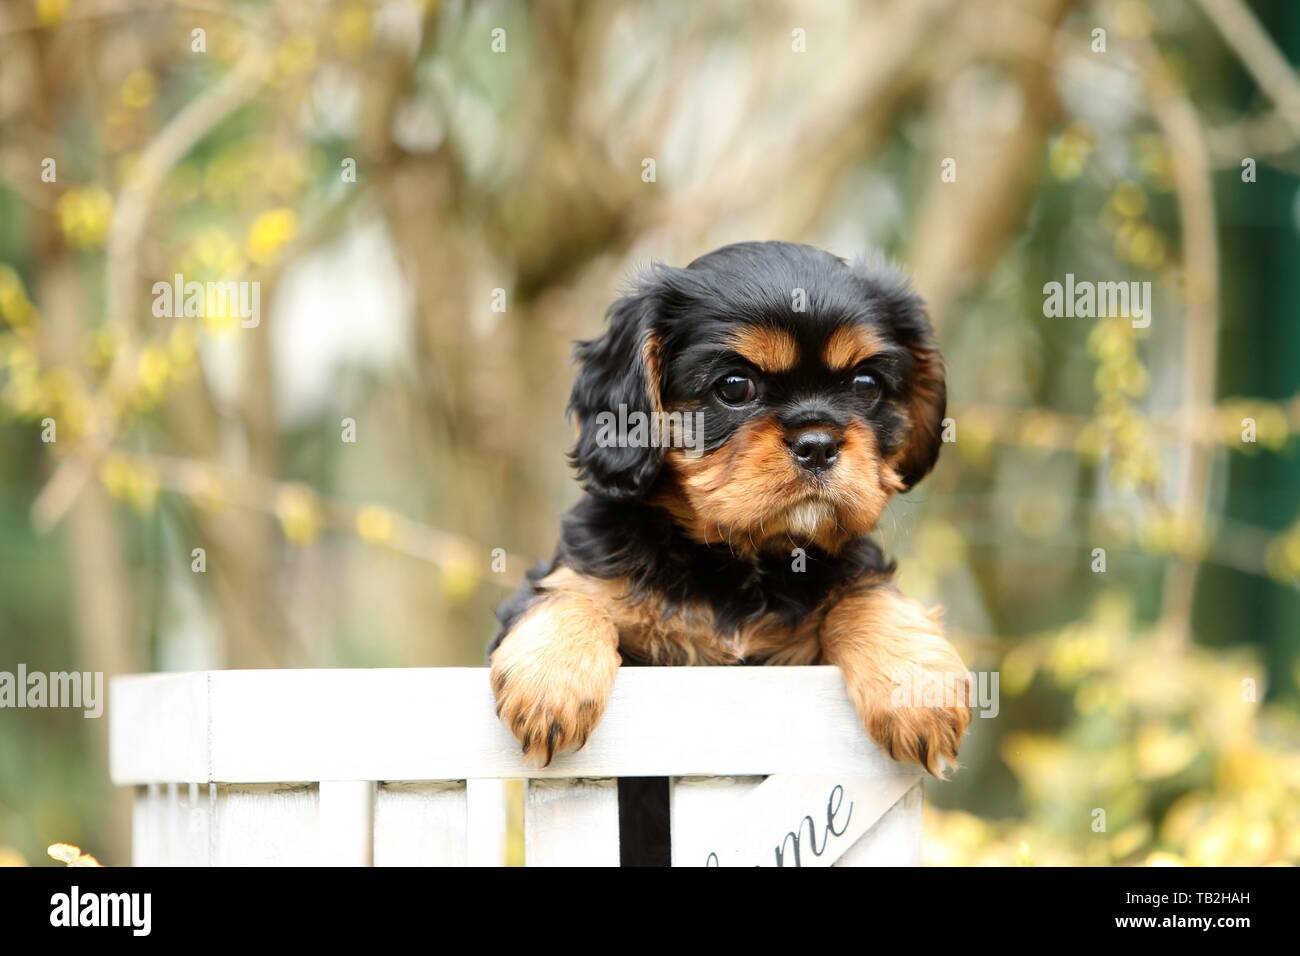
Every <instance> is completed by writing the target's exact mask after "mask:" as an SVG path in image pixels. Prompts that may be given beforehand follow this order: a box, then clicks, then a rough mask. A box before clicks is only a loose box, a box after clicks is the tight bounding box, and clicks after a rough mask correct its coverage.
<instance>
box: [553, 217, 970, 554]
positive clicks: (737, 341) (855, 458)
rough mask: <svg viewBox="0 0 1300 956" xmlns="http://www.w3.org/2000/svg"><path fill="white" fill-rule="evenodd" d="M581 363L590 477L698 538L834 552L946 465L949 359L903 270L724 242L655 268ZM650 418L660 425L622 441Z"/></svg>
mask: <svg viewBox="0 0 1300 956" xmlns="http://www.w3.org/2000/svg"><path fill="white" fill-rule="evenodd" d="M577 357H578V361H579V363H580V371H579V374H578V379H577V381H576V383H575V384H574V388H573V394H572V397H571V399H570V405H569V410H570V413H571V414H573V415H574V416H575V417H576V418H577V424H578V428H579V432H578V441H577V445H576V446H575V448H574V450H573V452H572V459H573V461H574V463H575V465H576V467H577V470H578V477H579V479H580V480H581V481H582V482H583V484H584V486H585V487H586V488H587V490H588V491H589V492H591V493H592V494H594V495H597V496H601V497H606V498H614V499H645V500H649V501H652V502H654V503H655V504H657V505H660V506H661V507H664V508H666V509H667V510H668V511H669V512H670V513H671V514H672V515H673V517H674V519H675V520H676V521H677V522H678V523H679V524H680V525H682V527H684V528H685V529H686V530H687V532H688V533H689V534H691V536H692V537H694V538H696V539H697V540H700V541H705V542H727V543H729V544H730V545H731V546H732V547H733V548H734V549H737V550H740V549H746V550H750V549H759V548H763V547H764V546H769V545H771V546H780V547H787V546H788V545H789V544H790V543H791V542H792V543H793V544H795V545H803V544H816V545H817V546H819V547H821V548H823V549H825V550H829V551H834V550H836V549H838V548H839V547H840V545H842V544H843V543H844V542H845V541H846V540H848V539H850V538H853V537H857V536H860V535H863V534H866V533H867V532H869V531H870V530H871V529H872V528H873V527H875V524H876V522H877V521H878V520H879V518H880V514H881V512H882V511H883V510H884V507H885V505H886V503H887V502H888V501H889V498H890V496H891V495H893V494H894V492H898V491H907V490H908V489H909V488H911V487H912V486H913V485H914V484H916V482H918V481H920V480H921V478H922V477H924V476H925V474H926V473H927V472H929V470H930V469H931V468H932V467H933V466H934V463H935V460H936V458H937V457H938V455H939V446H940V444H941V442H940V429H941V422H942V420H943V415H944V409H945V402H946V390H945V386H944V372H943V359H942V357H941V356H940V354H939V351H938V348H937V347H936V346H935V343H934V340H933V334H932V332H931V329H930V324H929V321H928V320H927V318H926V315H925V308H924V305H923V303H922V302H921V300H920V298H919V297H918V296H917V295H916V294H915V293H914V292H912V290H911V288H910V287H909V285H908V283H907V280H906V278H905V277H904V276H903V275H902V274H901V273H899V272H897V271H895V270H893V269H892V268H889V267H884V266H874V265H873V266H864V265H861V264H859V265H855V266H850V265H848V264H847V263H846V262H844V261H843V260H842V259H839V258H836V257H835V256H832V255H830V254H829V253H826V252H822V251H820V250H817V249H813V248H810V247H808V246H802V245H794V244H791V243H783V242H765V243H741V244H737V245H732V246H725V247H723V248H721V249H718V250H717V251H715V252H711V253H709V254H708V255H706V256H703V257H701V258H699V259H697V260H695V261H694V262H692V263H691V264H690V265H689V266H687V267H686V268H685V269H673V268H668V267H663V266H656V267H654V268H652V269H651V270H650V271H649V272H648V273H647V274H646V275H645V276H643V277H642V279H641V281H640V283H639V285H638V286H637V288H636V289H635V290H634V291H632V292H631V293H630V294H629V295H627V296H625V297H624V298H622V299H620V300H619V301H617V302H616V303H615V304H614V305H613V306H612V307H611V309H610V312H609V328H608V330H607V331H606V332H605V334H604V335H603V336H601V337H600V338H597V339H593V340H591V341H588V342H583V343H581V344H580V345H579V346H578V350H577ZM656 419H657V421H656ZM643 420H644V421H647V422H649V423H651V424H652V425H653V426H655V427H651V428H647V429H646V430H645V431H644V432H642V433H641V434H639V435H638V434H637V433H636V431H635V430H634V429H632V430H627V429H624V428H622V425H623V424H624V423H626V424H629V425H634V424H635V423H636V422H638V421H643ZM613 422H617V423H619V427H618V428H616V429H613V430H611V428H610V427H609V426H610V424H611V423H613ZM696 423H699V424H702V426H703V427H702V432H696V431H695V430H694V425H695V424H696ZM683 438H685V439H686V440H685V441H682V440H681V439H683ZM651 439H653V440H651ZM683 445H688V446H690V447H683Z"/></svg>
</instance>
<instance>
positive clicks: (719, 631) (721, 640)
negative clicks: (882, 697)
mask: <svg viewBox="0 0 1300 956" xmlns="http://www.w3.org/2000/svg"><path fill="white" fill-rule="evenodd" d="M537 587H538V589H539V590H540V591H542V592H543V593H554V592H569V593H578V594H583V595H586V596H587V597H589V598H591V599H592V600H594V601H595V602H596V603H597V604H599V605H600V606H601V607H603V608H604V609H605V610H606V611H607V612H608V614H609V616H610V618H611V619H612V620H613V622H614V626H615V628H617V630H618V637H619V651H620V653H622V654H623V656H624V659H625V663H633V664H635V663H641V664H653V665H693V664H746V663H753V664H814V663H816V662H817V658H818V655H819V653H820V645H819V643H818V634H819V632H820V627H821V620H822V617H823V610H822V609H820V608H817V609H814V610H813V611H812V612H811V613H810V614H808V615H807V616H805V617H804V618H802V619H801V620H798V621H790V620H787V619H786V618H785V617H783V616H782V615H779V614H775V613H766V614H761V615H759V616H757V617H754V618H751V619H746V620H743V621H741V622H739V623H737V624H724V623H723V622H722V621H721V620H720V617H719V615H718V614H717V613H716V612H715V611H714V609H713V608H712V607H710V606H709V605H708V604H706V603H704V602H700V601H693V602H690V603H686V604H682V605H673V604H670V603H668V602H667V601H665V600H664V599H663V597H662V596H660V595H655V594H637V593H636V589H635V587H634V585H633V584H632V582H631V581H629V580H628V579H626V578H614V579H602V578H590V577H584V576H583V575H581V574H578V573H577V572H576V571H574V570H573V569H572V568H558V569H556V570H555V571H552V572H551V573H550V574H548V575H547V576H546V577H544V578H542V579H541V580H540V581H539V582H537Z"/></svg>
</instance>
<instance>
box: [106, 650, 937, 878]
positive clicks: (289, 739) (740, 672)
mask: <svg viewBox="0 0 1300 956" xmlns="http://www.w3.org/2000/svg"><path fill="white" fill-rule="evenodd" d="M109 700H110V703H109V724H110V751H111V756H110V765H111V774H112V778H113V782H114V783H116V784H119V785H122V786H132V787H134V788H135V789H136V797H135V813H134V835H133V848H134V849H133V852H134V861H135V863H136V864H138V865H149V864H165V865H197V866H209V865H244V864H253V865H312V864H325V865H367V864H371V863H373V864H375V865H378V866H392V865H396V866H412V865H465V864H470V865H474V864H486V865H497V864H500V863H501V862H502V860H503V856H504V854H503V843H502V839H503V837H502V834H503V826H502V820H503V818H504V807H505V798H504V792H503V785H502V783H501V782H502V781H504V780H507V779H512V778H522V779H524V780H526V781H527V797H526V802H525V823H524V830H525V856H526V860H527V862H528V864H529V865H590V866H616V865H618V862H619V819H618V797H617V778H619V777H646V776H652V777H668V778H670V788H671V791H670V792H671V798H670V803H671V837H672V860H673V864H674V865H677V866H692V865H694V866H702V865H715V864H716V865H724V866H726V865H755V864H760V865H767V866H771V865H776V861H777V859H778V856H779V859H780V860H781V862H782V865H787V866H788V865H794V863H795V857H796V856H797V857H798V858H799V860H798V862H799V864H800V865H804V866H807V865H828V864H833V865H839V866H864V865H879V864H886V865H890V864H892V865H910V864H915V863H916V862H917V861H918V859H919V857H920V827H921V773H920V771H919V769H918V768H915V767H911V766H905V765H902V764H899V763H896V762H894V761H892V760H890V759H889V758H888V757H887V756H886V755H885V754H883V753H882V752H881V751H880V750H879V749H878V748H877V747H876V746H875V744H873V743H872V742H871V741H870V740H869V739H868V738H867V737H866V735H865V734H864V733H863V731H862V729H861V726H860V724H859V723H858V720H857V717H856V715H855V713H854V711H853V708H852V706H851V705H850V703H849V700H848V697H847V695H846V693H845V690H844V682H843V678H842V677H841V675H840V672H839V670H838V669H836V668H833V667H743V668H722V667H697V668H625V669H623V670H622V671H621V672H620V674H619V677H618V681H617V684H616V686H615V688H614V694H613V698H612V699H611V701H610V704H609V707H608V709H607V711H606V713H605V716H604V718H603V719H602V720H601V723H600V725H599V726H598V727H597V729H596V731H595V732H594V733H593V734H592V736H591V739H590V740H589V741H588V742H587V746H586V747H584V748H583V749H582V750H580V751H578V752H577V753H573V754H565V755H562V756H560V757H557V758H556V759H555V760H554V761H553V762H552V764H551V766H549V767H547V768H546V769H544V770H538V769H536V768H533V767H531V766H529V765H528V764H527V763H525V762H524V760H523V758H522V756H521V754H520V752H519V747H518V744H517V743H516V742H515V740H514V738H513V737H512V736H511V735H510V733H509V732H508V731H507V730H506V728H505V727H504V726H503V725H502V724H501V722H500V721H499V720H498V719H497V717H496V715H495V713H494V705H493V699H492V693H491V690H490V689H489V686H488V672H487V669H486V668H432V669H409V670H279V671H277V670H264V671H209V672H204V673H195V674H155V675H143V676H131V677H120V678H116V679H114V680H113V681H112V683H111V687H110V698H109Z"/></svg>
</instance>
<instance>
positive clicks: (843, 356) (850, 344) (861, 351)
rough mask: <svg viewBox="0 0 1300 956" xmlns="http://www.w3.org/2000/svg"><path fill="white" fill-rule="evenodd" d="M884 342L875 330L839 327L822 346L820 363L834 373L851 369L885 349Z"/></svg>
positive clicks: (860, 327)
mask: <svg viewBox="0 0 1300 956" xmlns="http://www.w3.org/2000/svg"><path fill="white" fill-rule="evenodd" d="M885 344H886V343H885V341H884V340H883V339H881V337H880V335H879V334H878V333H877V332H876V330H875V329H870V328H866V327H864V326H861V325H841V326H840V327H839V328H837V329H836V330H835V331H834V332H832V333H831V334H830V336H829V337H828V338H827V339H826V344H825V345H823V346H822V361H824V362H825V363H826V367H827V368H830V369H833V370H835V371H840V370H842V369H846V368H852V367H853V366H855V365H857V364H858V363H859V362H861V361H864V360H866V359H869V358H871V356H873V355H875V354H876V353H877V352H879V351H880V350H881V349H883V348H884V347H885Z"/></svg>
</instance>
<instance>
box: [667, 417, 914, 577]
mask: <svg viewBox="0 0 1300 956" xmlns="http://www.w3.org/2000/svg"><path fill="white" fill-rule="evenodd" d="M666 461H667V466H668V470H669V473H670V475H671V477H672V480H670V481H669V482H667V483H665V485H664V486H663V488H662V489H661V491H660V496H659V498H658V500H657V503H658V504H659V505H661V506H662V507H664V508H666V509H667V510H668V511H669V513H670V514H672V515H673V517H674V519H675V520H676V521H677V523H678V524H679V525H681V527H682V528H683V529H684V530H685V531H686V532H687V534H689V535H690V536H691V537H692V538H693V539H694V540H696V541H700V542H703V543H706V544H717V543H726V544H728V545H730V546H731V548H732V550H733V551H735V552H737V553H738V554H739V553H753V552H756V551H759V550H762V549H764V548H765V547H766V548H774V547H781V548H787V547H803V546H807V545H809V544H815V545H817V546H818V547H820V548H822V549H823V550H826V551H829V552H831V553H834V552H835V551H838V550H839V549H840V548H841V547H842V546H843V545H844V543H845V542H846V541H848V540H849V539H850V538H853V537H857V536H860V535H864V534H868V533H870V532H871V530H872V529H873V528H874V527H875V526H876V522H878V521H879V520H880V515H881V513H882V512H883V511H884V509H885V505H886V504H888V503H889V499H890V497H891V496H892V495H893V493H894V492H895V491H897V490H898V489H899V488H901V486H902V483H901V482H900V481H899V478H898V475H897V474H896V473H895V472H894V470H893V469H892V468H891V467H890V466H888V465H885V464H883V463H882V462H881V461H880V457H879V453H878V451H877V449H876V442H875V436H874V435H873V433H872V432H871V430H870V429H869V428H867V427H866V426H864V425H862V424H861V423H858V422H853V423H851V424H850V425H849V426H848V427H847V428H845V429H844V431H843V433H842V434H841V435H840V455H839V460H838V462H837V463H836V465H835V467H834V468H833V469H831V471H829V472H828V473H827V474H826V475H824V476H822V477H821V478H816V479H814V478H812V477H811V476H810V475H808V473H807V472H805V471H803V470H802V469H800V468H799V467H798V465H796V464H795V463H794V461H793V460H792V458H791V457H790V453H789V449H788V448H787V446H786V442H785V436H784V433H783V432H782V430H781V428H780V426H778V425H777V424H776V423H775V422H774V421H772V420H771V419H760V420H757V421H753V422H749V423H747V424H745V425H743V426H741V427H740V429H738V430H737V432H736V434H734V435H733V436H732V437H731V438H730V439H729V440H728V441H727V443H726V444H725V445H723V446H722V447H721V448H719V449H717V450H716V451H713V452H711V453H709V454H707V455H704V456H703V457H701V458H695V459H692V458H689V457H687V456H686V455H685V454H684V453H683V452H682V451H681V450H680V449H670V450H669V451H668V454H667V457H666Z"/></svg>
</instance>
